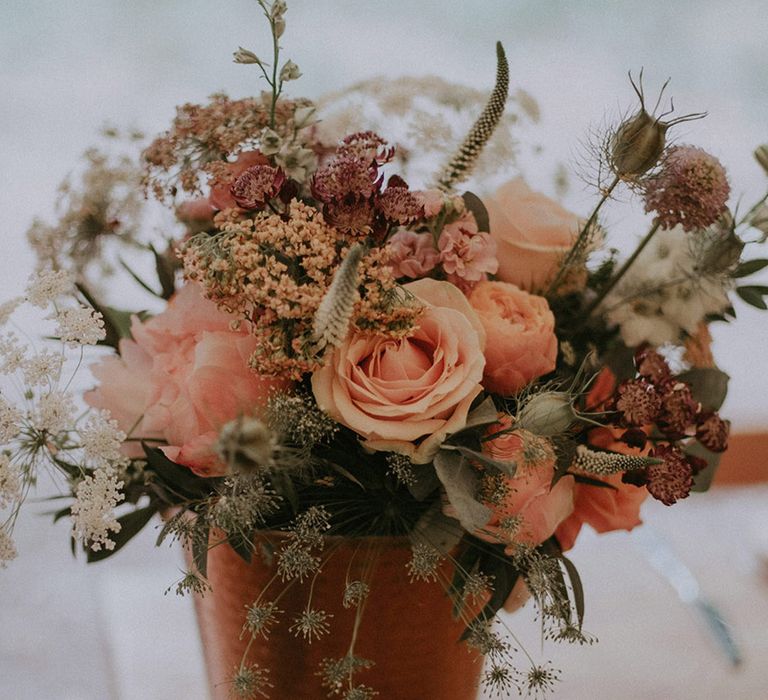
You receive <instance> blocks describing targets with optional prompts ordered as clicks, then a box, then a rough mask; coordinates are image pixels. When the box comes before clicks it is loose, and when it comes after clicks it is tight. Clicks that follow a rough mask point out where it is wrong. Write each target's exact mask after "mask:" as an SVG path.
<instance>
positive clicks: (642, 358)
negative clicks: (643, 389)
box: [635, 346, 672, 385]
mask: <svg viewBox="0 0 768 700" xmlns="http://www.w3.org/2000/svg"><path fill="white" fill-rule="evenodd" d="M635 367H637V373H638V374H639V375H640V376H641V377H645V378H646V379H647V380H648V381H649V382H651V383H652V384H657V385H660V384H664V383H665V382H666V381H667V380H669V379H670V378H671V377H672V370H671V369H670V367H669V364H668V363H667V361H666V360H665V359H664V357H662V355H660V354H659V353H658V352H657V351H656V350H654V349H653V348H652V347H650V346H644V347H641V348H639V349H638V351H637V352H636V353H635Z"/></svg>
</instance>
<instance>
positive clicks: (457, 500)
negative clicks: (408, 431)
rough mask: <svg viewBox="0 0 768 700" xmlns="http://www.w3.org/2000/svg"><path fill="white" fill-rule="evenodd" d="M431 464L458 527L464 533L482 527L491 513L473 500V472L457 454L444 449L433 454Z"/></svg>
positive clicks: (474, 482)
mask: <svg viewBox="0 0 768 700" xmlns="http://www.w3.org/2000/svg"><path fill="white" fill-rule="evenodd" d="M434 465H435V472H436V474H437V477H438V478H439V479H440V482H441V483H442V484H443V487H444V488H445V493H446V495H447V496H448V501H449V502H450V504H451V505H452V506H453V508H455V510H456V516H457V519H458V520H459V522H460V523H461V525H462V527H463V528H464V529H465V530H467V532H475V530H479V529H480V528H482V527H484V526H485V524H486V523H487V522H488V521H489V520H490V519H491V510H490V508H488V507H487V506H484V505H483V504H482V503H480V502H479V501H478V500H477V498H476V494H477V488H478V476H477V471H476V470H475V469H474V468H473V467H472V466H471V465H470V464H469V462H467V460H466V459H464V457H462V456H461V455H460V454H458V453H456V452H447V451H446V450H440V452H438V453H437V456H436V457H435V461H434Z"/></svg>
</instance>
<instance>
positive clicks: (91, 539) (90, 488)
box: [72, 467, 124, 552]
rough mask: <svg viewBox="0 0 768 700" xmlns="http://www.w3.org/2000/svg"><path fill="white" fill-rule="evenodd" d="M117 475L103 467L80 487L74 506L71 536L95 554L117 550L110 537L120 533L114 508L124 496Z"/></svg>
mask: <svg viewBox="0 0 768 700" xmlns="http://www.w3.org/2000/svg"><path fill="white" fill-rule="evenodd" d="M122 488H123V482H122V481H120V480H119V478H118V475H117V471H115V470H114V469H111V468H105V467H102V468H100V469H97V470H96V471H95V472H94V473H93V476H86V477H84V478H83V480H82V481H81V482H80V483H79V484H78V485H77V488H76V490H75V502H74V503H73V504H72V533H73V534H74V536H75V537H76V538H77V539H79V540H81V541H82V542H84V543H86V544H87V545H88V546H89V547H90V548H91V549H92V550H93V551H94V552H98V551H100V550H101V549H102V548H103V549H114V548H115V543H114V541H113V540H112V539H111V537H110V533H117V532H120V529H121V525H120V523H119V522H118V520H117V518H116V517H115V512H114V511H115V508H116V507H117V504H118V503H120V502H121V501H122V500H123V498H124V496H123V494H122V493H121V492H120V489H122Z"/></svg>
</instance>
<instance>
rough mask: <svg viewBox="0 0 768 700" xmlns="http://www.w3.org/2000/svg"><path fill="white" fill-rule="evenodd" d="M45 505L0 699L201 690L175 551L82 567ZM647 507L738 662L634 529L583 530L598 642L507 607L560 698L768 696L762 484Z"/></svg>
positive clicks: (2, 585)
mask: <svg viewBox="0 0 768 700" xmlns="http://www.w3.org/2000/svg"><path fill="white" fill-rule="evenodd" d="M34 510H36V511H37V513H32V512H29V511H34ZM45 510H46V506H44V505H39V506H33V507H32V508H31V509H29V511H28V512H27V514H26V515H25V516H24V517H23V518H22V520H20V522H19V526H18V531H17V534H18V545H19V548H20V550H21V552H22V556H21V557H20V558H19V559H18V560H17V561H16V562H15V563H13V564H12V565H11V566H10V567H9V568H8V569H7V570H6V571H4V572H2V574H1V575H0V591H1V592H2V595H1V596H0V629H2V630H3V634H2V635H0V679H2V680H0V698H3V699H6V698H7V699H8V700H10V699H14V700H33V699H34V700H40V699H41V698H42V699H45V700H153V699H155V698H157V699H158V700H159V699H160V698H163V699H165V698H185V699H186V700H206V698H207V695H206V691H205V680H204V670H203V663H202V655H201V649H200V643H199V639H198V635H197V629H196V626H195V620H194V612H193V607H192V601H191V600H190V599H185V598H177V597H176V596H175V595H173V594H169V595H167V596H166V595H164V591H165V590H166V588H167V587H168V586H170V585H171V584H172V583H174V581H176V580H177V579H178V578H179V577H180V575H181V573H180V570H181V568H182V566H183V563H182V560H181V555H180V552H179V551H178V550H176V549H168V548H167V547H165V546H163V547H162V548H159V549H158V548H155V547H154V537H155V535H156V530H154V529H153V527H152V526H150V527H148V528H147V529H146V530H145V532H144V533H142V534H141V535H140V536H139V537H138V538H137V539H136V540H135V541H134V542H132V543H131V544H130V545H129V546H128V547H127V548H126V549H125V550H124V551H122V552H120V553H119V554H118V555H117V556H115V557H114V558H113V559H112V560H111V561H108V562H104V563H102V564H97V565H90V566H87V565H86V564H85V563H84V562H83V561H82V560H79V561H75V560H74V559H73V558H72V557H71V555H70V553H69V549H68V544H67V539H68V533H67V530H66V525H64V524H60V525H59V526H57V527H52V526H51V525H50V522H49V519H48V518H47V517H45V516H44V515H41V513H42V512H43V511H45ZM645 517H646V522H648V523H649V524H650V525H651V526H652V527H653V529H654V531H655V532H657V533H659V534H660V535H661V536H662V537H663V538H664V539H665V540H667V541H668V542H669V543H670V545H671V546H672V547H673V548H674V549H675V550H676V552H677V553H678V554H679V556H680V558H681V559H682V560H683V561H684V562H685V563H686V564H687V565H688V567H689V568H690V569H691V570H692V571H693V573H694V575H695V576H696V577H697V578H698V579H699V582H700V584H701V587H702V592H703V593H704V595H705V596H706V597H708V598H709V599H710V600H711V601H712V602H713V603H714V604H715V605H716V606H717V608H718V609H719V610H720V611H721V613H722V614H723V616H724V618H725V619H726V620H727V621H728V622H729V623H730V624H731V626H732V630H733V635H734V638H735V639H736V641H737V643H738V644H739V645H740V647H741V649H742V651H743V655H744V663H743V664H742V666H741V667H740V668H739V669H733V668H731V667H730V665H729V663H728V661H727V659H726V657H725V656H724V655H723V653H722V651H721V650H720V648H719V647H718V646H717V645H716V644H715V643H714V641H713V638H712V637H711V636H710V635H709V633H708V631H707V629H706V627H705V626H704V624H703V622H702V620H701V619H700V618H699V617H698V616H697V615H696V614H695V613H694V612H693V610H692V609H691V608H690V607H688V606H685V605H684V604H682V603H681V602H680V600H679V599H678V597H677V596H676V594H675V593H674V591H673V590H672V588H671V587H670V585H669V584H668V582H667V581H665V580H664V579H663V578H661V577H660V576H659V575H658V574H657V573H656V572H655V571H654V570H653V569H652V568H651V567H650V566H649V564H648V563H647V561H646V560H645V559H644V557H643V555H642V553H641V551H640V549H638V547H637V546H635V544H634V542H633V540H632V538H631V536H630V535H628V534H627V533H612V534H608V535H602V536H598V535H595V534H594V533H592V532H585V533H584V535H583V536H582V537H581V539H580V540H579V543H578V544H577V546H576V548H575V549H574V550H573V553H572V558H573V560H574V562H575V563H576V564H577V565H578V567H579V571H580V573H581V576H582V578H583V582H584V587H585V590H586V595H587V613H586V620H585V629H586V630H587V631H589V632H590V633H592V634H594V635H596V636H597V637H598V638H599V643H598V644H595V645H594V646H592V647H570V646H557V647H553V646H552V645H548V646H546V647H545V648H544V650H543V651H542V650H541V646H540V643H539V634H538V629H537V626H536V623H535V621H534V620H533V615H532V611H531V610H530V609H523V610H522V611H520V612H518V613H516V614H515V615H513V616H511V617H507V618H506V619H505V623H506V624H507V625H508V626H509V627H510V628H511V629H512V630H514V632H515V634H516V635H518V636H519V637H520V638H521V639H522V640H523V641H524V642H526V648H527V649H528V650H529V651H530V652H531V653H532V654H533V655H534V657H535V658H537V659H539V660H546V659H552V660H553V661H554V664H555V666H556V667H557V668H560V669H561V670H562V683H561V684H560V685H559V686H558V691H557V693H556V694H555V697H556V698H558V699H560V698H562V699H564V700H582V699H584V700H586V699H587V698H589V699H591V700H594V699H595V698H597V699H603V698H605V699H606V700H607V699H609V698H610V699H614V698H619V697H620V698H625V699H627V700H631V699H633V698H637V699H638V700H640V699H641V698H642V699H643V700H646V699H648V698H660V699H661V698H664V699H675V700H685V699H688V698H690V699H691V700H693V699H694V698H695V699H696V700H700V699H701V698H722V697H728V698H731V699H734V700H735V699H743V700H754V699H755V698H758V697H766V696H768V666H767V665H766V664H765V659H766V658H768V625H766V621H768V581H766V579H765V570H764V568H763V567H764V564H763V562H764V558H765V556H766V555H768V529H766V527H765V525H766V523H768V486H765V485H754V486H751V487H749V488H724V487H721V488H717V489H714V490H713V491H711V492H709V493H707V494H698V495H695V496H692V497H691V498H689V499H688V500H687V501H685V502H682V503H680V504H679V505H677V506H676V507H675V508H673V509H667V508H664V507H663V506H661V505H659V504H656V503H649V504H648V506H647V507H646V512H645ZM33 553H34V556H33Z"/></svg>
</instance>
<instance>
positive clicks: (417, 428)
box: [312, 279, 485, 463]
mask: <svg viewBox="0 0 768 700" xmlns="http://www.w3.org/2000/svg"><path fill="white" fill-rule="evenodd" d="M405 288H406V289H407V290H408V291H409V292H410V293H411V294H413V295H415V296H416V297H417V299H418V300H419V301H421V302H423V303H424V305H425V310H424V313H423V315H422V316H421V318H420V320H419V326H418V328H417V329H416V331H415V332H414V333H413V334H412V335H411V336H409V337H407V338H402V339H393V338H387V337H383V336H376V335H372V334H366V333H359V332H358V333H354V334H352V335H351V336H349V337H348V338H347V339H346V340H345V342H344V343H343V344H342V345H341V346H340V347H339V348H337V349H336V350H335V351H334V353H333V354H332V356H331V358H330V360H329V361H328V362H327V364H326V365H325V366H324V367H323V368H321V369H319V370H318V371H316V372H315V373H314V374H313V375H312V390H313V392H314V394H315V398H316V400H317V403H318V405H319V406H320V408H322V409H323V410H324V411H326V412H327V413H328V414H329V415H331V416H332V417H333V418H334V419H335V420H337V421H338V422H339V423H343V424H344V425H346V426H348V427H349V428H351V429H352V430H354V431H355V432H357V433H358V434H359V435H361V436H362V437H363V438H364V439H365V443H364V444H365V445H366V447H368V448H370V449H372V450H387V451H394V452H400V453H402V454H406V455H408V456H410V458H411V460H412V461H413V462H415V463H426V462H429V461H430V460H431V459H432V457H433V456H434V454H435V453H436V451H437V450H438V448H439V446H440V443H441V442H442V441H443V440H445V438H446V437H447V436H448V435H449V434H451V433H455V432H456V431H458V430H461V429H462V428H463V427H464V425H465V423H466V420H467V414H468V412H469V408H470V405H471V404H472V401H473V400H474V399H475V397H476V396H477V395H478V394H479V393H480V392H481V391H482V386H481V385H480V382H481V380H482V377H483V367H484V365H485V360H484V359H483V349H484V347H485V332H484V330H483V326H482V325H481V323H480V321H479V320H478V318H477V316H476V314H475V313H474V312H473V311H472V308H471V307H470V305H469V303H468V302H467V300H466V298H465V297H464V295H463V294H462V293H461V292H460V291H459V290H458V289H457V288H456V287H454V286H453V285H452V284H449V283H448V282H438V281H436V280H432V279H423V280H419V281H417V282H411V283H410V284H407V285H405Z"/></svg>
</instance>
